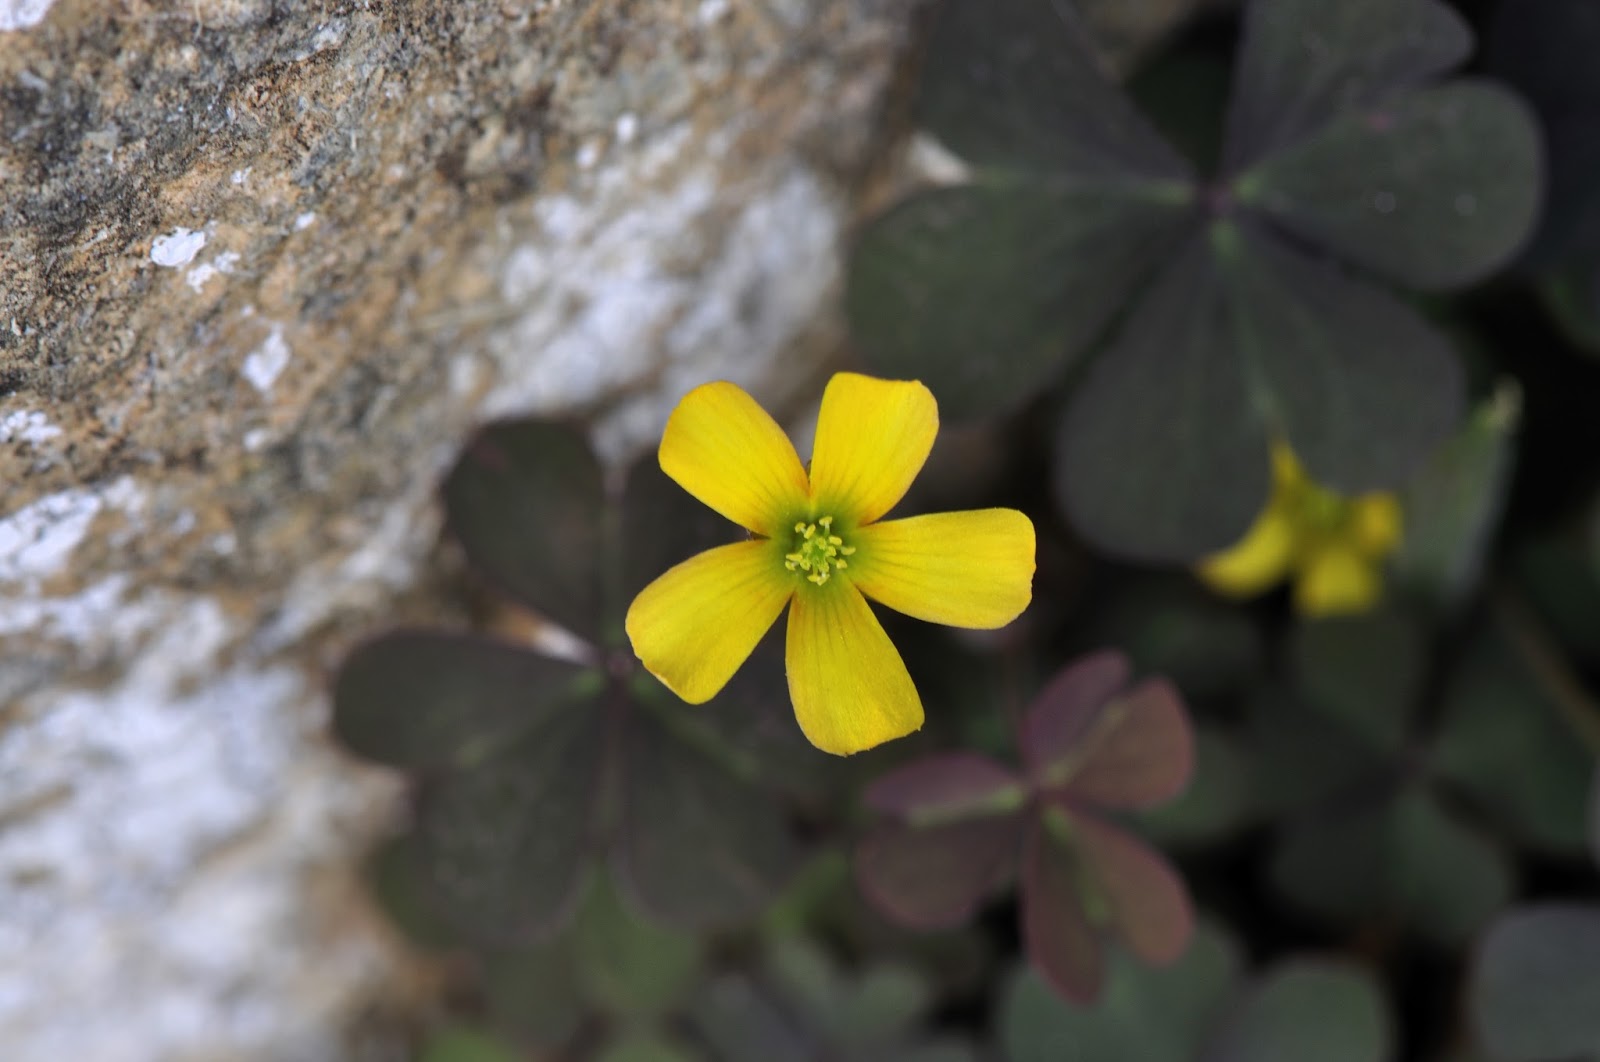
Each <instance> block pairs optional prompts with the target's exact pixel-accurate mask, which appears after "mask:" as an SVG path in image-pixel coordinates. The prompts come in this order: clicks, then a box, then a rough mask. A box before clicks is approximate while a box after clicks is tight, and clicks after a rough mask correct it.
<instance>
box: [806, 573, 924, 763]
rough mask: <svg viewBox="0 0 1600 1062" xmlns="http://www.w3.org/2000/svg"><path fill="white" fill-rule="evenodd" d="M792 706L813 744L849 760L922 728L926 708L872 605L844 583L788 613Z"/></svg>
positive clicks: (813, 593) (809, 593)
mask: <svg viewBox="0 0 1600 1062" xmlns="http://www.w3.org/2000/svg"><path fill="white" fill-rule="evenodd" d="M787 656H788V668H789V699H790V700H792V701H794V714H795V718H796V719H798V720H799V721H800V729H801V730H803V731H804V732H805V735H806V737H807V738H809V739H810V741H811V743H812V744H813V745H815V746H816V747H817V748H819V749H821V750H822V751H823V752H831V753H833V754H834V755H836V756H848V755H850V754H851V753H853V752H860V751H861V750H862V749H870V748H872V747H873V746H874V745H881V744H883V743H884V742H885V741H891V740H893V739H894V738H897V737H903V736H904V735H906V734H909V733H911V732H912V731H913V730H916V729H918V728H919V727H921V726H922V701H921V700H920V699H919V698H918V697H917V688H916V687H915V686H913V685H912V684H911V675H910V674H909V673H908V672H907V671H906V665H905V663H904V661H902V660H901V659H900V653H899V652H898V651H897V650H896V649H895V647H894V643H893V642H891V641H890V640H889V636H888V635H887V634H885V633H884V632H883V627H882V625H881V624H879V623H878V617H876V616H874V615H873V614H872V609H871V608H870V607H869V606H868V605H867V600H866V598H864V597H862V596H861V593H860V591H858V590H857V589H856V588H855V587H853V586H851V585H850V584H849V583H847V582H845V581H844V580H839V581H838V582H836V583H834V584H833V585H832V586H827V587H818V588H816V589H815V590H810V589H807V590H802V591H801V592H800V593H798V594H796V595H795V597H794V606H793V607H792V608H791V609H790V610H789V639H788V647H787Z"/></svg>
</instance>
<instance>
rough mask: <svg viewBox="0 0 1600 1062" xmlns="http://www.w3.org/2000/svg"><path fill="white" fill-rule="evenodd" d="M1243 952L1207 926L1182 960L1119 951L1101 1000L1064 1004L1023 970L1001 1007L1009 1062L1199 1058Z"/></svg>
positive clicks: (1015, 976)
mask: <svg viewBox="0 0 1600 1062" xmlns="http://www.w3.org/2000/svg"><path fill="white" fill-rule="evenodd" d="M1239 973H1240V956H1239V950H1238V948H1237V947H1236V946H1235V945H1234V943H1233V942H1232V941H1231V940H1230V939H1229V938H1228V937H1227V936H1226V935H1225V934H1224V933H1223V932H1222V931H1221V930H1220V929H1219V928H1217V927H1216V926H1213V925H1209V924H1205V923H1202V924H1201V925H1200V926H1199V928H1198V930H1197V931H1196V933H1195V935H1194V939H1193V941H1192V942H1191V943H1190V945H1189V950H1188V951H1186V952H1184V954H1183V957H1182V958H1180V959H1179V960H1178V961H1177V962H1175V963H1173V964H1172V965H1171V966H1167V967H1163V968H1151V967H1148V966H1144V965H1142V964H1140V963H1137V962H1135V961H1133V960H1132V959H1131V958H1129V957H1128V956H1127V955H1126V954H1125V953H1123V952H1122V951H1121V950H1120V949H1115V948H1114V949H1112V951H1111V954H1110V962H1109V969H1108V973H1107V977H1106V986H1105V992H1104V995H1103V996H1102V999H1101V1001H1100V1004H1099V1005H1098V1006H1095V1007H1092V1008H1080V1007H1076V1006H1073V1005H1071V1004H1068V1003H1066V1002H1064V1001H1063V1000H1062V999H1061V998H1060V997H1059V996H1058V995H1056V993H1055V992H1054V991H1052V990H1051V988H1050V987H1049V985H1047V984H1046V983H1045V982H1044V981H1043V980H1042V979H1041V978H1040V977H1039V975H1038V974H1036V973H1034V972H1032V971H1029V970H1018V971H1017V972H1016V973H1014V974H1013V975H1012V976H1011V978H1010V980H1009V981H1008V983H1007V986H1006V989H1005V992H1004V996H1003V999H1002V1002H1001V1004H1000V1016H999V1022H1000V1030H1001V1032H1000V1036H1001V1042H1002V1045H1003V1049H1004V1051H1005V1057H1006V1060H1007V1062H1062V1060H1063V1059H1071V1060H1072V1062H1192V1060H1193V1059H1194V1058H1195V1057H1196V1052H1197V1051H1198V1049H1199V1047H1200V1044H1201V1043H1202V1042H1203V1040H1204V1037H1205V1036H1206V1035H1207V1034H1208V1032H1209V1030H1211V1029H1212V1028H1213V1027H1214V1026H1215V1024H1216V1022H1217V1020H1218V1018H1219V1017H1220V1016H1221V1015H1222V1014H1223V1012H1224V1008H1225V1007H1226V1006H1227V1002H1228V999H1229V997H1230V996H1231V995H1232V994H1233V992H1234V987H1235V984H1236V982H1237V981H1238V978H1239Z"/></svg>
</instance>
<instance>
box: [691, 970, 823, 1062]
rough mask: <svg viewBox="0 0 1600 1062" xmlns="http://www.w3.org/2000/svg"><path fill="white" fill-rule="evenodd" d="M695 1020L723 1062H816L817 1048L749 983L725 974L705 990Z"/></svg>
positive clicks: (695, 1007) (743, 977)
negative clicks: (754, 1061)
mask: <svg viewBox="0 0 1600 1062" xmlns="http://www.w3.org/2000/svg"><path fill="white" fill-rule="evenodd" d="M691 1020H692V1022H693V1024H694V1027H695V1029H696V1031H697V1032H699V1034H700V1037H701V1038H702V1039H703V1040H704V1041H705V1042H706V1043H707V1044H708V1045H709V1046H710V1047H711V1049H712V1054H713V1056H714V1057H715V1058H716V1059H717V1060H718V1062H740V1060H743V1059H748V1058H759V1059H761V1060H762V1062H813V1059H814V1058H815V1047H814V1045H813V1044H810V1043H808V1042H807V1038H806V1037H805V1036H804V1034H803V1033H802V1032H801V1031H800V1030H799V1029H797V1028H796V1027H795V1026H794V1025H793V1024H792V1023H791V1021H790V1019H788V1018H787V1017H786V1016H785V1015H784V1014H783V1013H781V1012H780V1011H779V1009H778V1008H777V1007H776V1006H775V1005H774V1004H773V1002H772V1001H771V1000H770V999H768V998H767V997H766V996H765V995H764V994H763V993H761V992H760V991H759V990H758V989H757V987H756V985H755V984H754V983H753V982H752V981H751V979H750V978H748V977H746V976H744V975H742V974H726V975H724V976H722V977H719V978H717V979H716V980H715V981H713V982H711V983H710V984H709V985H707V986H706V989H705V991H704V992H702V993H701V995H700V997H699V999H698V1000H696V1002H695V1004H694V1007H693V1010H692V1012H691Z"/></svg>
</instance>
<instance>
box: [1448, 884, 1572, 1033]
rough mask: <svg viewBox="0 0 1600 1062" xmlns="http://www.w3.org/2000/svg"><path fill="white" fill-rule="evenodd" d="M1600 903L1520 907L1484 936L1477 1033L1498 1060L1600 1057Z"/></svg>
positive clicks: (1476, 978)
mask: <svg viewBox="0 0 1600 1062" xmlns="http://www.w3.org/2000/svg"><path fill="white" fill-rule="evenodd" d="M1596 1000H1600V907H1582V906H1576V905H1563V904H1547V905H1543V906H1539V907H1528V908H1519V909H1517V910H1515V911H1512V912H1511V913H1510V914H1507V915H1506V916H1505V917H1503V918H1501V919H1500V920H1499V921H1498V922H1496V923H1495V924H1494V927H1493V928H1491V929H1490V930H1489V932H1488V934H1487V935H1486V936H1485V937H1484V940H1483V944H1482V946H1481V948H1480V949H1479V952H1478V957H1477V963H1476V966H1475V968H1474V970H1473V975H1472V1007H1473V1014H1474V1017H1475V1018H1476V1024H1477V1028H1478V1033H1479V1037H1480V1038H1481V1040H1482V1042H1483V1045H1484V1047H1485V1048H1487V1049H1488V1052H1489V1054H1490V1055H1492V1056H1493V1057H1494V1058H1495V1059H1497V1060H1499V1062H1549V1060H1551V1059H1558V1058H1559V1059H1585V1060H1587V1059H1593V1058H1600V1007H1597V1006H1596V1005H1595V1001H1596Z"/></svg>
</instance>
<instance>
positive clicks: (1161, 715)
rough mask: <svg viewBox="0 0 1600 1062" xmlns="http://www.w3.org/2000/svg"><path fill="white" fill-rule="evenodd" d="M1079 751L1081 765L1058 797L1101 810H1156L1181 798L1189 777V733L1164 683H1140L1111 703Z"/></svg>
mask: <svg viewBox="0 0 1600 1062" xmlns="http://www.w3.org/2000/svg"><path fill="white" fill-rule="evenodd" d="M1081 750H1082V751H1081V752H1080V753H1078V755H1080V756H1081V765H1080V766H1079V767H1078V768H1077V769H1076V770H1075V771H1073V772H1072V773H1071V774H1070V775H1069V776H1068V777H1067V778H1066V780H1065V784H1064V785H1063V786H1061V791H1062V792H1064V793H1066V794H1068V795H1070V796H1071V797H1072V799H1073V800H1075V801H1084V802H1088V803H1093V804H1098V805H1100V806H1101V807H1108V808H1135V809H1140V808H1150V807H1155V806H1156V805H1157V804H1163V803H1165V802H1167V801H1168V800H1171V799H1172V798H1173V797H1175V796H1177V795H1178V794H1179V793H1181V792H1183V790H1184V787H1185V786H1187V785H1188V784H1189V779H1190V777H1191V776H1192V775H1193V773H1194V730H1193V728H1192V727H1191V726H1190V724H1189V716H1188V714H1187V713H1186V712H1185V711H1184V709H1183V700H1182V698H1181V697H1179V695H1178V691H1177V690H1176V689H1175V688H1174V687H1173V685H1172V683H1170V682H1168V681H1167V680H1166V679H1149V680H1147V681H1145V682H1141V683H1140V684H1139V685H1138V686H1135V687H1134V688H1133V689H1132V690H1131V691H1129V692H1128V693H1126V694H1123V695H1122V696H1119V697H1116V698H1114V699H1113V700H1111V701H1110V702H1109V703H1108V704H1107V705H1106V706H1105V707H1104V708H1103V709H1102V710H1101V712H1100V714H1099V715H1098V716H1097V717H1096V719H1095V721H1094V725H1093V727H1091V728H1090V730H1089V732H1088V733H1087V734H1085V735H1084V736H1083V738H1082V742H1081Z"/></svg>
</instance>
